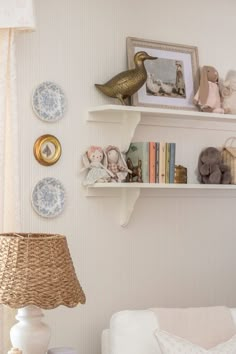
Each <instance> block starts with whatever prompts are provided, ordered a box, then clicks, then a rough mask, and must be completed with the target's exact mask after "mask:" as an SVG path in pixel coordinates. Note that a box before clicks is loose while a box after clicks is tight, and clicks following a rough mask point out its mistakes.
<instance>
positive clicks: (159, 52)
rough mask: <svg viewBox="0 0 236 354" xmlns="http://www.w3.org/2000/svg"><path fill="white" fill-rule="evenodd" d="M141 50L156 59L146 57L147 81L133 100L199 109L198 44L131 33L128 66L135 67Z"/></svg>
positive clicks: (128, 43) (164, 105)
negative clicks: (171, 41) (154, 38)
mask: <svg viewBox="0 0 236 354" xmlns="http://www.w3.org/2000/svg"><path fill="white" fill-rule="evenodd" d="M139 51H145V52H147V53H148V54H149V55H151V56H154V57H156V58H157V59H155V60H146V61H145V64H144V65H145V67H146V70H147V75H148V77H147V81H146V83H145V84H144V85H143V86H142V87H141V89H140V90H139V91H138V92H136V93H135V94H134V95H133V96H132V104H133V105H134V106H152V107H153V106H154V107H163V108H175V109H178V108H179V109H186V110H197V107H196V106H195V105H194V103H193V97H194V95H195V93H196V92H197V89H198V87H199V63H198V49H197V47H194V46H189V45H181V44H171V43H164V42H156V41H150V40H145V39H139V38H132V37H128V38H127V53H128V66H129V69H133V68H134V67H135V64H134V55H135V54H136V53H137V52H139Z"/></svg>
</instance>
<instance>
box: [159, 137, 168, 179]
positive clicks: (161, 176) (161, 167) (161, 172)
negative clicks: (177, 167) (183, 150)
mask: <svg viewBox="0 0 236 354" xmlns="http://www.w3.org/2000/svg"><path fill="white" fill-rule="evenodd" d="M165 156H166V144H165V143H163V142H160V146H159V183H165V174H166V170H165V164H166V159H165Z"/></svg>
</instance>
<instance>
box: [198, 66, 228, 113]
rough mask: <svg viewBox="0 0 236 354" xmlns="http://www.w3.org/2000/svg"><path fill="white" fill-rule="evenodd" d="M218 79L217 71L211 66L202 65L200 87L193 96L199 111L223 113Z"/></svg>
mask: <svg viewBox="0 0 236 354" xmlns="http://www.w3.org/2000/svg"><path fill="white" fill-rule="evenodd" d="M218 81H219V75H218V71H217V70H216V69H215V68H214V67H213V66H203V68H202V71H201V79H200V87H199V89H198V92H197V93H196V95H195V97H194V103H195V104H196V105H198V106H199V107H200V109H201V111H203V112H214V113H224V109H223V107H222V102H221V97H220V90H219V82H218Z"/></svg>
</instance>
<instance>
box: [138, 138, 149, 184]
mask: <svg viewBox="0 0 236 354" xmlns="http://www.w3.org/2000/svg"><path fill="white" fill-rule="evenodd" d="M140 145H141V148H140V150H141V151H142V179H143V183H149V143H148V142H143V143H140Z"/></svg>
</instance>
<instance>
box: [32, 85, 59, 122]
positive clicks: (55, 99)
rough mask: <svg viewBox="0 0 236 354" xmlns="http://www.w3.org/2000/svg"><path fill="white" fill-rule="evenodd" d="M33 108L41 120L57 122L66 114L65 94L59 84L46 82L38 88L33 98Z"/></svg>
mask: <svg viewBox="0 0 236 354" xmlns="http://www.w3.org/2000/svg"><path fill="white" fill-rule="evenodd" d="M32 106H33V110H34V112H35V114H36V115H37V116H38V117H39V118H40V119H42V120H44V121H46V122H55V121H57V120H59V119H61V118H62V117H63V115H64V113H65V109H66V99H65V94H64V92H63V91H62V89H61V88H60V87H59V86H58V85H57V84H55V83H53V82H50V81H45V82H43V83H41V84H40V85H39V86H37V87H36V89H35V91H34V93H33V97H32Z"/></svg>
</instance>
